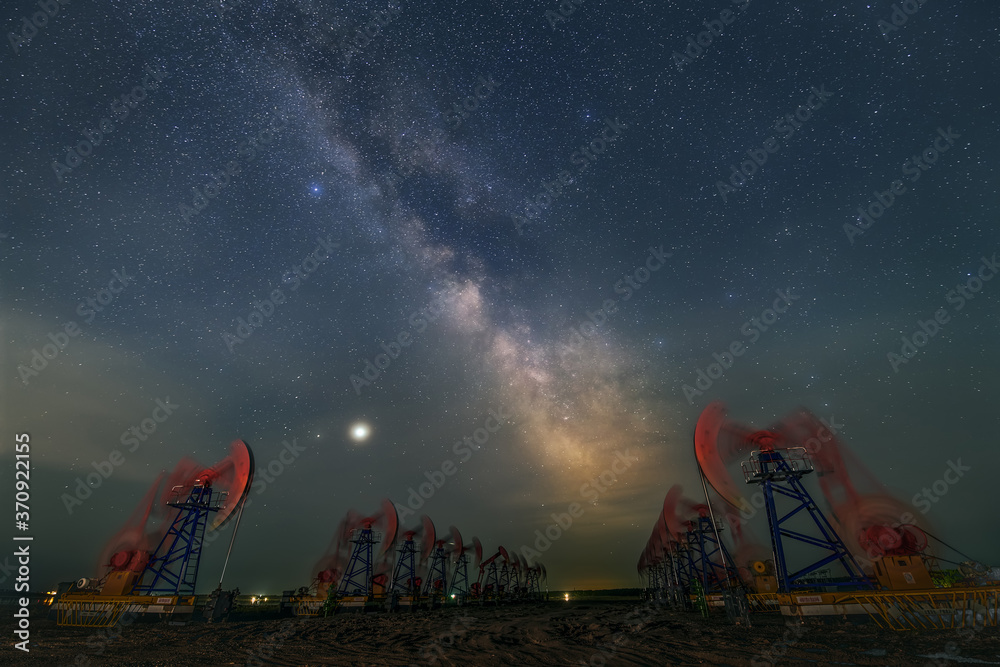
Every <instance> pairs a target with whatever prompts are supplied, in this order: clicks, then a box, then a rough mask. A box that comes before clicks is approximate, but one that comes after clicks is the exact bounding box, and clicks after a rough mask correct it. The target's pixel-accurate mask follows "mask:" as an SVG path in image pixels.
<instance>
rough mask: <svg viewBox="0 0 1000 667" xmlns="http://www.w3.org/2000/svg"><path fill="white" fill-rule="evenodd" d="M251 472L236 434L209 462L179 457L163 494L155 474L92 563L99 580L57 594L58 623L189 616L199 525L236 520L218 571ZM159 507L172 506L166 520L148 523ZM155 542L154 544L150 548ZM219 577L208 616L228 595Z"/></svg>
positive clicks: (218, 611) (201, 534)
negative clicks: (97, 569) (100, 571)
mask: <svg viewBox="0 0 1000 667" xmlns="http://www.w3.org/2000/svg"><path fill="white" fill-rule="evenodd" d="M253 474H254V461H253V452H252V451H251V450H250V446H249V445H248V444H247V443H246V442H244V441H243V440H236V441H235V442H233V443H232V444H231V445H230V451H229V455H228V456H227V457H226V458H224V459H223V460H222V461H220V462H219V463H217V464H215V465H214V466H212V467H211V468H203V467H202V466H200V465H198V464H197V463H196V462H194V461H192V460H190V459H185V460H183V461H182V462H181V463H180V464H179V465H178V467H177V468H176V469H175V470H174V472H173V473H172V474H171V475H170V476H169V478H168V479H167V484H166V488H165V489H164V490H163V492H162V493H160V487H161V485H162V483H163V481H164V478H165V475H160V477H159V478H158V479H157V481H156V482H155V483H154V485H153V486H152V487H151V488H150V490H149V492H147V494H146V496H145V498H144V499H143V501H142V502H141V503H140V505H139V506H138V508H137V509H136V511H135V512H134V513H133V515H132V517H131V518H130V519H129V521H128V522H127V523H126V525H125V526H124V527H123V528H122V529H121V530H120V531H119V532H118V533H117V534H116V535H115V536H114V537H113V538H112V539H111V541H110V542H109V543H108V544H107V545H106V546H105V548H104V550H103V552H102V556H101V559H100V562H99V564H100V566H101V567H102V568H107V572H106V573H105V574H104V575H103V576H102V577H100V578H99V579H87V578H82V579H79V580H78V581H76V582H75V583H74V584H71V585H70V586H69V588H68V589H67V590H66V591H65V592H63V593H62V594H61V595H60V596H59V597H58V598H57V599H56V601H55V603H54V607H55V611H56V620H57V623H58V624H59V625H69V626H84V627H110V626H113V625H115V624H117V623H118V621H119V619H120V618H121V616H122V615H123V614H125V613H129V614H136V615H139V614H142V615H157V616H161V617H162V616H169V617H181V618H189V617H190V615H191V614H192V612H193V611H194V601H195V587H196V585H197V581H198V573H199V566H200V564H201V555H202V544H203V541H204V538H205V531H206V530H217V529H219V528H220V527H222V526H223V525H224V524H226V523H227V522H228V521H229V520H231V519H233V518H235V520H236V523H235V527H234V529H233V535H232V538H231V540H230V544H229V551H228V552H227V554H226V562H225V564H224V565H223V570H222V577H224V576H225V568H226V565H228V563H229V557H230V555H231V554H232V547H233V543H234V542H235V539H236V531H237V529H238V528H239V520H240V517H241V516H242V513H243V508H244V507H245V505H246V497H247V493H248V492H249V490H250V486H251V484H252V483H253ZM158 496H159V500H160V504H159V505H158V504H157V502H156V501H157V499H158ZM162 506H166V507H170V508H173V509H175V510H176V512H175V513H174V517H173V520H172V521H171V523H170V524H169V525H167V526H166V527H165V528H164V527H162V526H160V527H159V528H157V527H156V526H153V527H150V526H148V525H147V524H148V523H149V520H150V518H151V517H152V516H153V515H154V514H155V513H157V512H158V511H162ZM210 517H212V520H211V521H210V520H209V518H210ZM154 542H155V543H156V547H155V548H151V547H152V544H153V543H154ZM222 577H220V580H219V587H218V589H216V591H215V593H213V596H214V597H213V598H212V600H213V601H215V604H214V605H213V606H212V610H211V611H212V614H211V616H210V620H218V618H219V617H221V616H222V615H223V612H224V611H226V610H227V609H228V605H227V604H226V601H227V600H228V599H230V598H231V596H224V594H223V593H222Z"/></svg>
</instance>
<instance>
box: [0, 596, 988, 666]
mask: <svg viewBox="0 0 1000 667" xmlns="http://www.w3.org/2000/svg"><path fill="white" fill-rule="evenodd" d="M0 625H3V627H4V633H5V635H4V636H5V637H12V636H13V625H12V624H11V623H10V622H9V617H8V616H7V615H5V619H4V621H3V623H0ZM31 629H32V635H31V644H30V648H31V652H30V654H27V655H26V654H24V653H23V652H21V651H17V650H14V649H13V648H12V642H11V641H9V640H5V641H4V647H3V649H2V650H0V664H39V665H136V666H139V665H142V666H152V665H163V666H171V667H172V666H175V665H176V666H187V665H248V666H249V665H358V666H364V665H447V666H452V665H454V666H462V667H466V666H469V665H504V666H506V665H547V666H551V665H595V666H597V665H604V664H607V665H731V666H734V667H742V666H747V665H750V666H752V667H760V666H762V665H768V664H778V665H906V666H908V667H909V666H917V665H920V666H923V665H927V666H931V665H947V664H951V665H957V664H963V663H965V664H970V663H971V664H1000V632H998V630H997V629H996V628H987V629H985V630H980V631H978V632H972V631H968V632H966V633H964V634H961V633H958V632H937V633H934V632H924V633H914V632H910V633H891V632H884V631H879V630H878V629H876V628H875V627H874V626H872V625H863V626H854V625H848V624H846V623H843V622H836V623H828V624H816V625H804V626H798V627H788V626H786V625H785V624H784V622H783V620H782V619H781V618H780V617H778V616H755V617H753V627H752V628H745V627H734V626H732V625H730V624H729V623H728V622H727V621H726V619H725V617H724V616H722V615H719V614H716V615H715V616H713V617H710V618H709V619H702V618H701V617H699V616H697V615H696V614H686V613H679V612H670V611H666V610H662V609H657V608H655V607H652V606H651V605H649V604H648V603H642V602H637V601H579V602H576V601H573V602H563V601H558V602H548V603H536V604H531V605H510V606H503V607H480V606H469V607H462V608H449V609H444V610H437V611H421V612H416V613H412V614H368V615H361V614H341V615H337V616H334V617H331V618H311V619H304V620H300V619H285V618H276V617H269V618H263V619H262V618H260V617H256V618H254V617H244V619H243V620H239V619H231V620H230V621H227V622H225V623H221V624H213V625H208V624H205V623H201V622H198V623H191V624H188V625H182V626H179V625H169V624H166V623H135V624H132V625H129V626H127V627H124V628H121V630H120V637H117V638H116V637H115V636H114V635H115V634H116V633H115V631H111V633H110V635H111V636H109V632H108V631H107V630H86V629H78V628H60V627H58V626H56V625H55V623H54V622H52V621H48V620H41V619H38V620H34V621H33V622H32V628H31ZM921 656H931V657H921Z"/></svg>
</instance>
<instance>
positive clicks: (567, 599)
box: [566, 593, 569, 602]
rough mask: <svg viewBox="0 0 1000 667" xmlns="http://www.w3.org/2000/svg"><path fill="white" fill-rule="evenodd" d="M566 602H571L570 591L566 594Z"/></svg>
mask: <svg viewBox="0 0 1000 667" xmlns="http://www.w3.org/2000/svg"><path fill="white" fill-rule="evenodd" d="M566 602H569V593H567V594H566Z"/></svg>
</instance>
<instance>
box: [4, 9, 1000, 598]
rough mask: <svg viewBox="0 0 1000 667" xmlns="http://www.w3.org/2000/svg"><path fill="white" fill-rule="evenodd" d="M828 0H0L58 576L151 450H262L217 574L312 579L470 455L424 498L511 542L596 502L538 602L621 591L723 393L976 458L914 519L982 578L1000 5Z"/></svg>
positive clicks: (27, 350)
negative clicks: (354, 534)
mask: <svg viewBox="0 0 1000 667" xmlns="http://www.w3.org/2000/svg"><path fill="white" fill-rule="evenodd" d="M43 4H44V2H43ZM800 4H801V3H800ZM807 4H808V5H809V6H807V7H800V6H797V5H796V4H794V3H767V2H764V1H763V0H732V1H730V0H716V1H715V2H712V3H678V2H625V3H617V2H610V1H604V2H602V1H599V0H575V2H571V1H570V0H567V1H566V2H563V3H562V4H561V5H560V4H559V3H558V2H556V0H549V1H544V2H521V1H516V2H504V3H496V2H465V3H454V2H448V3H445V2H437V1H434V2H425V3H417V2H404V3H399V2H398V0H390V1H389V2H354V1H348V2H331V1H326V0H318V1H313V0H300V1H298V2H291V1H286V0H278V1H273V2H272V1H267V2H263V3H261V2H258V0H242V1H241V0H231V1H230V0H227V2H226V3H223V5H221V6H220V5H219V3H218V2H209V1H208V0H205V1H204V2H199V3H192V2H182V3H179V4H174V3H164V2H155V3H154V2H148V1H141V2H101V3H86V2H79V3H78V2H72V3H67V4H65V5H61V4H60V5H58V13H56V14H55V15H54V16H52V17H51V18H47V17H42V18H45V20H44V21H42V20H41V19H39V18H38V14H36V12H39V11H40V10H39V6H38V4H36V3H32V2H29V1H28V0H19V1H18V2H14V3H7V5H6V6H5V9H4V12H3V13H4V17H3V26H4V32H5V35H7V36H6V39H5V44H4V49H5V50H4V51H3V55H2V56H0V77H2V86H0V105H2V106H0V117H2V119H3V123H2V126H0V262H2V267H3V270H2V278H0V279H2V286H0V318H2V327H3V331H2V343H3V344H2V361H3V374H2V377H3V381H2V384H0V387H2V397H0V398H2V400H0V406H2V414H0V421H2V424H3V429H4V433H3V438H2V442H3V457H4V459H5V463H4V464H3V466H2V468H3V473H2V475H0V478H2V480H3V484H2V488H3V489H7V490H8V491H10V493H11V494H12V493H13V491H12V489H13V483H14V480H13V474H12V472H11V468H12V467H13V466H9V465H8V464H7V463H6V461H12V460H13V436H14V434H15V433H20V432H27V433H29V434H30V436H31V445H32V450H31V451H32V464H33V470H32V477H31V530H30V531H29V532H30V533H31V534H32V535H34V537H35V541H34V542H33V547H32V549H33V561H32V566H33V571H32V587H33V588H34V589H37V590H43V589H46V588H50V587H51V586H53V585H54V584H55V583H56V582H58V581H67V580H71V579H76V578H78V577H81V576H93V575H94V574H97V567H96V566H97V563H96V560H97V556H98V553H99V552H100V549H101V547H102V545H103V544H104V543H105V541H106V540H107V539H108V538H109V537H110V536H111V535H112V534H114V533H115V532H116V531H117V530H118V528H119V527H120V526H121V525H122V524H123V522H124V521H125V520H126V518H127V517H128V516H129V515H130V514H131V512H132V510H133V509H134V507H135V506H136V505H137V504H138V503H139V501H140V499H141V497H142V496H143V494H144V493H145V491H146V490H147V488H148V487H149V486H150V485H151V484H152V482H153V480H154V479H155V478H156V476H157V474H158V473H159V472H160V471H161V470H164V469H172V468H173V467H174V465H176V463H177V462H178V461H180V460H181V459H182V458H183V457H185V456H192V457H194V458H196V459H197V460H199V461H201V462H203V463H204V464H205V465H210V464H212V463H214V462H216V461H218V460H219V459H221V458H223V457H224V456H225V455H226V454H227V452H228V448H229V443H230V442H232V441H233V440H235V439H237V438H243V439H245V440H246V441H247V442H248V443H250V445H251V446H252V448H253V451H254V453H255V456H256V460H257V466H258V471H259V472H258V484H257V485H255V487H254V489H253V490H252V491H251V493H250V498H251V499H252V503H251V505H250V506H249V507H248V508H247V510H246V512H245V514H244V515H243V520H242V524H241V526H240V529H239V533H238V536H237V540H236V546H235V551H234V555H233V558H232V560H231V562H230V565H229V569H228V571H227V573H226V585H227V586H239V587H240V588H241V589H242V590H243V591H244V592H248V593H249V592H277V591H280V590H281V589H283V588H292V587H298V586H304V585H308V583H309V580H310V576H311V574H312V572H311V568H312V567H313V565H314V564H315V562H316V561H317V560H318V559H319V558H320V557H321V556H322V555H323V552H324V550H325V549H326V547H327V544H328V543H329V541H330V538H331V536H332V535H333V532H334V530H335V529H336V526H337V524H338V522H339V520H340V519H341V517H342V516H344V515H345V513H346V512H347V511H348V510H349V509H351V508H354V509H357V510H358V511H360V512H363V513H367V512H374V511H375V510H376V509H377V507H378V505H379V502H380V500H381V499H382V498H385V497H388V498H391V499H392V500H394V501H395V502H396V504H397V505H398V506H399V507H401V508H403V507H407V502H408V500H407V499H408V497H410V496H411V493H419V488H420V486H421V484H424V483H429V484H432V483H433V481H432V480H438V481H441V480H442V479H443V484H441V488H439V489H434V490H433V493H430V494H429V495H430V498H429V499H426V500H424V501H423V505H422V507H419V508H418V509H416V511H415V512H413V513H412V516H408V517H406V518H405V519H404V523H406V524H415V523H416V521H417V520H418V519H419V514H421V513H424V512H426V513H427V514H428V515H429V516H430V517H431V518H432V519H433V520H434V522H435V524H436V525H437V528H438V531H439V532H446V531H447V528H448V526H449V525H450V524H455V525H456V526H458V527H459V528H460V529H461V531H462V533H463V534H464V535H465V536H466V538H467V539H471V536H472V535H477V536H478V537H479V538H480V539H481V540H482V542H483V544H484V546H485V548H486V550H487V555H489V554H490V553H492V552H493V551H494V550H495V547H496V545H498V544H503V545H505V546H506V547H507V548H508V549H509V550H516V549H519V548H520V547H521V546H522V545H535V541H536V538H537V536H536V533H535V531H536V530H540V531H543V532H544V530H545V529H546V527H547V526H548V525H550V524H551V523H552V522H553V519H552V516H551V515H552V513H553V512H555V513H557V514H558V513H564V512H567V509H568V508H569V507H570V505H571V504H572V503H579V504H580V509H581V510H582V515H579V516H578V517H577V518H575V519H573V524H572V526H571V527H569V528H568V529H566V530H565V532H564V534H562V536H561V537H560V538H559V539H558V540H556V541H555V542H554V543H553V544H552V546H551V548H549V549H547V550H546V551H545V552H544V553H543V554H542V556H541V560H542V562H544V563H545V564H546V566H547V568H548V571H549V586H550V588H553V589H559V588H573V587H578V588H595V587H617V586H635V585H637V583H638V580H637V578H636V574H635V563H636V561H637V559H638V556H639V552H640V551H641V550H642V548H643V546H644V545H645V543H646V539H647V538H648V536H649V533H650V530H651V528H652V526H653V523H654V522H655V520H656V517H657V515H658V512H659V509H660V506H661V504H662V502H663V497H664V494H665V493H666V491H667V489H668V488H669V487H670V486H671V485H672V484H675V483H680V484H683V485H684V487H685V491H686V493H687V494H688V495H690V496H692V497H693V498H696V499H697V498H700V497H701V495H700V488H699V487H698V486H697V484H698V482H697V472H696V464H695V458H694V453H693V447H692V434H693V428H694V424H695V422H696V420H697V417H698V415H699V413H700V411H701V410H702V409H703V408H704V407H705V406H706V405H707V404H709V403H710V402H711V401H714V400H721V401H724V402H726V403H727V404H728V405H729V407H730V414H731V416H732V417H733V418H735V419H737V420H739V421H741V422H745V423H750V424H755V425H758V426H760V427H764V426H766V425H767V424H769V423H772V422H774V421H775V420H777V419H780V418H781V417H782V416H783V415H785V414H787V413H789V412H791V411H792V410H793V409H795V408H796V407H798V406H800V405H801V406H805V407H806V408H808V409H810V410H812V411H813V412H814V413H816V414H817V415H818V416H819V417H822V418H824V419H827V420H828V421H831V420H833V421H835V423H836V424H837V425H838V429H839V435H840V436H841V437H842V438H843V440H844V441H845V442H846V443H847V444H848V445H849V446H850V447H851V448H852V449H853V451H854V452H855V453H857V454H858V456H859V458H860V459H861V460H862V461H863V462H864V463H865V465H866V466H867V467H868V468H869V469H870V470H871V471H872V472H873V473H874V474H875V475H876V476H877V477H879V478H880V479H881V480H882V481H883V482H885V483H886V484H887V485H888V487H889V488H890V490H891V491H892V492H893V493H895V494H896V495H897V496H898V497H899V498H900V499H902V500H903V501H905V502H911V499H912V498H913V497H914V495H915V494H918V493H921V490H922V489H923V488H925V487H927V488H931V487H932V485H933V484H934V482H935V481H937V480H940V479H942V478H943V476H944V474H945V473H946V472H947V471H948V470H949V469H950V467H949V462H952V463H955V462H959V461H960V464H959V465H961V466H964V467H967V468H968V470H967V471H964V472H963V476H962V477H961V478H960V479H959V480H958V481H957V482H956V483H954V484H949V485H948V487H947V489H946V493H945V494H943V495H941V496H940V497H939V498H938V499H937V501H936V502H934V503H932V504H930V503H928V506H929V509H928V511H927V513H926V516H925V519H926V521H928V522H929V524H930V525H932V526H933V527H934V530H935V531H936V532H935V534H937V535H938V536H940V537H942V538H943V539H945V540H946V541H948V542H950V543H952V544H954V545H955V546H957V547H958V548H960V549H961V550H962V551H964V552H965V553H967V554H969V555H970V556H971V557H973V558H976V559H978V560H982V561H984V562H991V563H994V564H995V563H996V560H997V559H998V558H1000V538H998V537H997V535H998V532H997V530H996V521H995V517H994V516H993V514H992V513H991V512H987V511H986V508H988V507H992V506H994V505H995V493H994V492H993V491H991V489H993V488H994V487H993V484H994V483H995V482H993V481H992V480H993V479H994V478H995V475H996V470H997V464H998V463H1000V455H998V453H997V449H996V441H997V433H998V430H1000V429H998V426H1000V417H998V415H1000V411H998V409H997V405H998V402H1000V401H998V399H1000V385H998V381H997V376H996V370H997V368H998V367H1000V346H998V344H997V342H998V340H1000V338H998V335H1000V309H998V304H1000V281H992V282H991V281H989V280H986V281H985V282H984V281H982V280H981V279H982V278H987V279H988V278H992V276H993V274H994V273H995V272H997V271H1000V267H997V266H996V264H995V263H996V261H997V254H998V253H1000V226H998V224H997V220H998V214H1000V195H998V190H1000V170H998V169H997V166H996V165H997V156H998V155H1000V131H998V129H997V118H1000V108H998V103H1000V95H998V92H997V87H996V81H997V79H998V75H1000V39H998V38H1000V29H998V24H1000V22H998V18H997V14H996V7H995V4H994V3H993V2H989V1H988V0H969V1H966V2H962V3H958V4H956V3H949V2H945V1H944V0H927V2H924V3H923V4H919V3H918V2H917V0H909V4H908V3H906V2H904V3H902V4H903V5H905V6H906V10H907V11H910V12H911V13H910V14H907V13H906V12H904V11H903V8H901V7H900V6H899V5H892V3H890V2H888V1H887V0H886V1H880V2H860V1H854V0H852V1H850V2H844V1H843V0H841V1H839V2H823V3H807ZM52 5H53V6H56V5H57V2H55V1H54V2H53V3H52ZM911 5H912V6H911ZM560 7H562V9H561V10H560ZM897 8H898V9H897ZM52 11H55V10H54V9H52V7H50V13H51V12H52ZM560 12H561V13H560ZM894 13H896V16H895V23H893V20H894V19H893V15H894ZM32 14H35V16H36V19H38V21H39V23H41V24H43V25H42V27H40V28H37V29H36V28H35V27H34V26H31V25H30V17H31V15H32ZM24 17H28V21H29V23H23V22H22V18H24ZM904 19H905V22H904ZM880 22H881V24H880ZM897 24H898V25H897ZM25 26H27V27H25ZM366 26H367V30H368V35H366V34H365V32H364V31H365V29H366ZM359 31H360V32H359ZM8 33H10V34H8ZM699 33H702V34H701V35H700V36H699ZM12 35H13V36H12ZM32 35H33V36H32ZM369 35H370V36H369ZM29 38H30V39H29ZM689 38H690V41H689ZM699 40H700V41H701V44H700V45H699ZM123 96H124V97H123ZM88 135H89V136H88ZM741 170H742V173H741ZM771 308H776V310H770V311H769V310H768V309H771ZM780 309H784V312H781V313H777V310H780ZM753 318H756V320H757V322H755V321H754V319H753ZM768 322H769V323H768ZM921 322H922V323H924V324H923V325H921ZM928 323H930V324H928ZM922 326H923V329H922V328H921V327H922ZM931 331H933V334H934V335H933V336H931V335H930V332H931ZM923 332H926V333H923ZM919 333H923V335H916V336H914V334H919ZM904 336H905V337H906V340H907V341H908V342H906V343H905V345H904ZM914 338H915V339H916V340H914ZM60 341H62V349H57V346H59V345H60ZM735 342H740V343H742V344H743V348H741V354H739V355H738V356H735V357H728V358H727V356H726V354H723V353H727V354H728V351H729V350H730V349H731V346H732V344H733V343H735ZM913 343H919V344H920V346H919V347H916V346H915V345H913V347H912V348H911V347H910V346H911V345H912V344H913ZM47 345H48V346H49V347H48V348H47V353H46V350H45V348H46V346H47ZM53 352H56V354H52V353H53ZM890 353H891V354H892V355H893V356H890ZM904 353H905V355H904ZM713 355H715V357H714V356H713ZM906 355H909V356H906ZM46 356H49V357H52V358H45V357H46ZM716 358H720V359H722V360H723V362H725V363H726V365H729V366H730V367H729V368H727V369H724V373H722V375H721V376H720V375H719V373H718V371H719V370H722V369H721V367H715V368H711V364H713V363H716ZM33 363H34V367H33V366H32V364H33ZM702 374H703V375H702ZM710 374H711V375H714V376H715V377H714V379H710V378H709V375H710ZM164 406H166V407H164ZM168 413H169V414H168ZM154 418H155V419H154ZM144 420H146V421H145V425H146V432H143V430H142V428H143V426H142V425H143V422H144ZM359 423H361V424H367V425H368V427H369V428H370V433H369V434H368V437H367V438H364V439H360V440H359V439H356V438H354V437H352V427H353V426H354V425H356V424H359ZM133 427H134V428H136V429H137V432H138V434H141V436H142V437H141V438H139V437H137V436H136V435H133V434H130V433H129V430H130V429H131V428H133ZM152 427H155V430H153V428H152ZM150 431H151V432H150ZM286 443H287V444H286ZM470 443H471V446H470ZM115 452H117V455H116V454H114V453H115ZM282 452H284V454H282ZM112 456H114V457H115V460H116V461H118V465H115V466H112V472H111V473H110V475H109V476H108V477H107V479H102V480H101V481H100V486H99V488H93V489H90V491H91V495H90V496H89V497H87V498H85V499H83V500H79V498H78V497H77V496H78V495H85V494H81V493H79V491H78V490H77V489H78V486H79V485H80V484H81V483H82V482H81V481H79V480H85V478H86V477H87V475H88V474H89V473H93V472H94V471H95V469H96V468H95V465H96V466H97V467H101V465H102V462H104V461H108V460H109V457H112ZM626 463H627V464H628V465H626ZM613 466H614V470H617V471H618V472H610V471H612V469H613ZM105 469H107V468H106V466H105ZM269 470H270V472H268V471H269ZM442 470H445V472H441V471H442ZM435 471H437V473H435ZM449 471H450V474H445V473H446V472H449ZM264 473H266V474H267V477H266V478H265V477H264ZM275 473H276V474H275ZM602 474H603V481H602ZM952 478H954V476H952ZM429 480H431V481H429ZM609 482H610V483H609ZM807 484H811V485H814V484H815V480H811V481H807ZM939 486H940V485H939ZM429 488H430V487H429V486H425V487H424V489H425V491H426V490H427V489H429ZM811 488H815V486H812V487H811ZM5 493H7V491H5ZM73 494H77V495H73ZM67 498H74V500H79V502H77V503H72V504H70V503H68V502H67ZM416 498H417V496H413V500H412V501H411V505H417V504H418V501H417V500H416ZM917 507H918V511H919V508H920V506H917ZM406 513H409V509H407V512H406ZM406 513H404V514H406ZM577 513H578V514H579V512H577ZM12 524H13V521H12V522H11V524H10V527H9V528H7V529H6V530H5V534H15V533H16V532H17V531H16V530H15V529H14V527H13V525H12ZM761 534H763V533H761ZM228 540H229V534H228V533H226V534H225V535H224V539H220V540H218V541H215V542H212V543H211V546H209V547H207V549H208V551H207V552H206V554H207V555H206V557H205V559H203V562H202V569H201V576H200V579H199V589H200V590H202V591H207V590H210V589H212V588H214V587H215V583H216V582H217V580H218V576H219V574H220V571H221V564H222V557H223V556H224V553H225V544H227V543H228ZM219 545H222V546H219ZM11 552H12V550H11ZM949 557H952V558H956V559H957V557H956V556H954V554H950V555H949ZM8 558H9V556H8ZM5 578H7V573H6V572H2V571H0V588H7V587H12V582H11V581H9V580H8V583H3V581H2V580H3V579H5Z"/></svg>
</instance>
